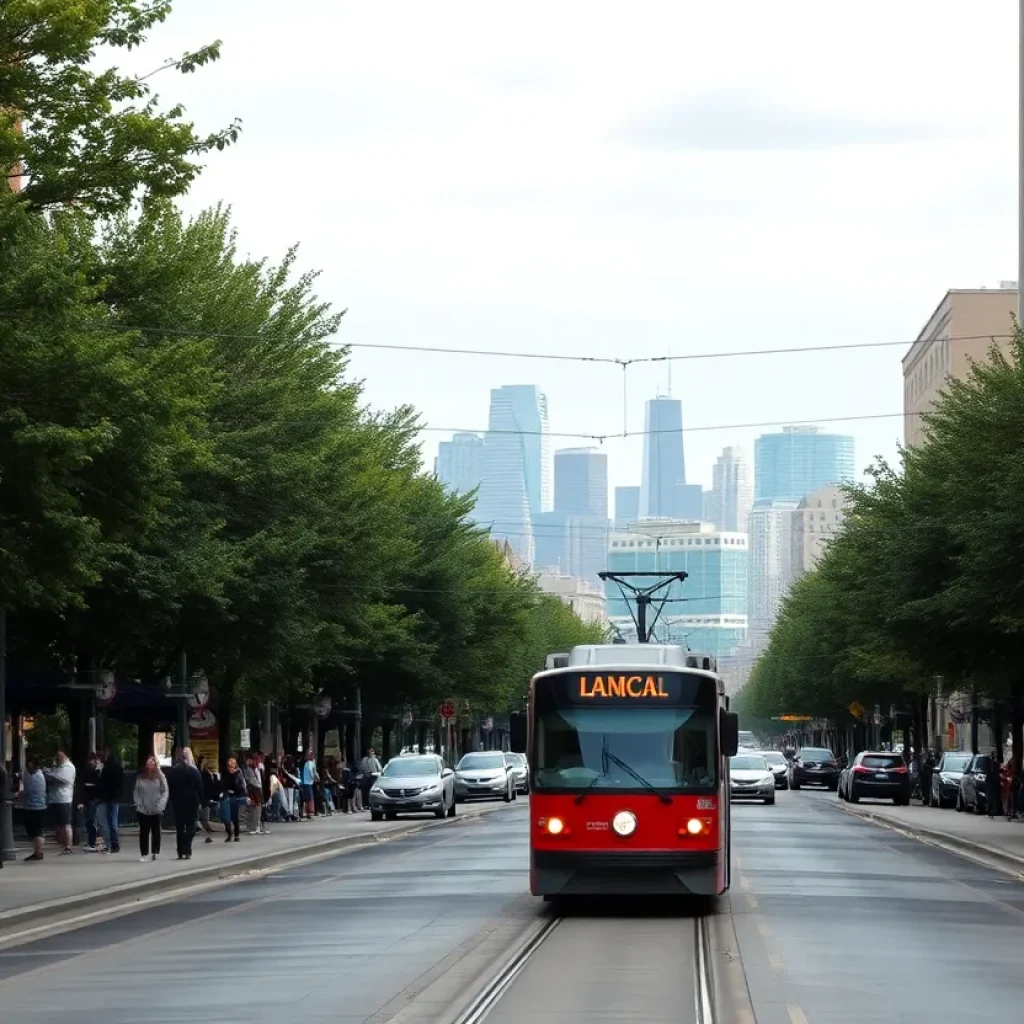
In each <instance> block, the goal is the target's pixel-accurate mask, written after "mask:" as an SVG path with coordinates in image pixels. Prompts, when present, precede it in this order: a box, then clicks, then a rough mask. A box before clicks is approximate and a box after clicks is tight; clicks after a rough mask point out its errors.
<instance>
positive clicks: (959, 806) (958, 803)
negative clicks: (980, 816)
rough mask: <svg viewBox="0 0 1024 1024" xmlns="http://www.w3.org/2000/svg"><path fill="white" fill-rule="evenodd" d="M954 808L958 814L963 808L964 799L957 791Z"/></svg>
mask: <svg viewBox="0 0 1024 1024" xmlns="http://www.w3.org/2000/svg"><path fill="white" fill-rule="evenodd" d="M956 809H957V812H958V813H960V814H962V813H963V810H964V800H963V797H962V796H961V795H960V794H959V793H957V795H956Z"/></svg>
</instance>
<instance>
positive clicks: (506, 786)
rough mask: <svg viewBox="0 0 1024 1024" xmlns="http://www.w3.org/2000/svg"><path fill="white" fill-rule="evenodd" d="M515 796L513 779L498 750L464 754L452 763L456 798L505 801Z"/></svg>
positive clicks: (458, 799) (509, 800)
mask: <svg viewBox="0 0 1024 1024" xmlns="http://www.w3.org/2000/svg"><path fill="white" fill-rule="evenodd" d="M515 798H516V781H515V776H514V775H513V774H512V771H511V769H510V768H509V766H508V763H507V762H506V760H505V755H504V754H503V753H502V752H501V751H500V750H479V751H476V752H474V753H470V754H463V755H462V757H461V759H460V760H459V763H458V764H457V765H456V766H455V799H456V801H457V802H459V803H461V802H462V801H463V800H504V801H505V803H511V802H512V801H513V800H515Z"/></svg>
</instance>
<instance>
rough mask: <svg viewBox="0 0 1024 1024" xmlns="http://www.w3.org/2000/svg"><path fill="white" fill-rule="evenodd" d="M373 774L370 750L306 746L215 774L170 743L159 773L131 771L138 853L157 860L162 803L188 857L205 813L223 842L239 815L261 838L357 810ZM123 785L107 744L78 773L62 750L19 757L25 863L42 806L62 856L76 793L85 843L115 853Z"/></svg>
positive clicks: (35, 847)
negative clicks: (47, 760) (299, 752)
mask: <svg viewBox="0 0 1024 1024" xmlns="http://www.w3.org/2000/svg"><path fill="white" fill-rule="evenodd" d="M381 770H382V769H381V763H380V761H379V760H378V758H377V757H376V755H375V753H374V751H373V749H372V748H371V749H370V750H368V751H367V753H366V756H365V757H363V759H362V760H361V761H360V762H359V764H358V766H353V765H352V764H350V763H349V762H348V761H347V759H341V760H339V759H338V758H336V757H330V758H321V759H319V760H318V759H317V758H316V756H315V754H314V752H313V751H308V752H307V753H306V755H305V756H304V757H302V758H301V759H296V758H294V757H291V756H286V757H284V758H282V759H281V761H280V763H278V762H277V760H276V759H275V758H273V757H270V756H267V757H265V756H264V755H263V754H261V753H259V752H255V751H254V752H248V753H245V754H242V755H239V756H237V757H234V756H232V757H229V758H228V759H227V761H226V763H225V766H224V771H223V772H218V771H217V770H216V768H215V766H213V765H211V763H210V760H209V758H206V757H200V759H199V761H198V763H197V762H196V760H195V757H194V755H193V753H192V750H191V749H190V748H189V747H183V748H180V749H178V750H177V751H176V752H175V754H174V758H173V763H172V765H171V766H170V767H169V768H167V769H163V768H161V767H160V764H159V762H158V761H157V759H156V758H155V757H152V756H151V757H149V758H147V759H146V762H145V764H144V765H143V766H142V768H141V769H140V771H139V774H138V776H137V777H136V780H135V786H134V790H133V793H132V801H133V803H134V806H135V810H136V813H137V815H138V820H139V855H140V859H141V860H143V861H147V860H154V861H155V860H156V859H157V858H158V857H159V856H160V852H161V831H162V827H163V823H164V815H165V813H166V811H167V809H168V807H170V810H171V814H172V816H173V819H174V827H175V833H176V840H177V855H178V858H179V860H190V859H191V858H192V845H193V841H194V838H195V835H196V833H197V831H198V830H199V829H200V828H201V829H202V830H203V831H204V832H205V833H206V842H207V843H212V842H213V841H214V839H213V837H214V834H215V833H216V831H217V830H216V828H215V826H214V823H213V812H214V811H217V817H218V818H219V821H220V824H221V825H222V827H223V829H224V832H225V838H224V841H225V842H236V843H237V842H238V841H239V838H240V834H241V826H242V823H243V821H244V822H245V823H246V825H247V831H248V833H249V834H250V835H267V834H269V830H268V829H267V827H266V823H267V822H271V821H277V822H286V821H311V820H313V819H314V818H317V817H321V816H327V815H332V814H335V813H343V814H348V813H354V812H358V811H362V810H363V809H364V808H365V807H366V806H367V805H368V794H369V789H370V786H372V784H373V780H374V779H375V778H376V777H377V776H378V775H379V774H380V772H381ZM123 787H124V768H123V765H122V764H121V761H120V759H119V758H118V756H117V754H116V752H114V751H112V750H110V749H107V750H104V751H103V752H102V753H93V754H90V755H89V758H88V764H87V767H86V768H85V769H84V771H83V772H82V774H81V777H78V776H77V773H76V771H75V766H74V764H72V762H71V760H70V758H69V757H68V756H67V754H66V753H65V752H64V751H63V750H60V751H58V752H57V756H56V759H55V763H54V766H53V767H52V768H40V767H39V766H38V764H37V762H36V760H35V758H33V757H32V756H29V757H28V758H27V759H26V770H25V772H24V773H23V774H22V776H21V777H20V779H19V785H18V790H17V798H18V802H19V805H20V807H21V808H22V817H23V820H24V823H25V828H26V831H27V833H28V835H29V838H30V839H31V841H32V852H31V854H30V855H29V856H28V857H26V858H25V859H26V860H29V861H34V860H42V859H43V831H44V825H45V818H46V812H47V809H50V812H51V817H52V819H53V822H54V825H55V838H56V840H57V843H58V845H59V846H60V847H61V853H62V854H69V853H71V850H72V844H73V841H74V838H73V820H74V807H75V797H76V796H77V797H78V807H79V809H80V810H81V811H82V813H83V815H84V819H85V829H86V844H85V845H86V849H88V850H91V851H95V852H99V853H117V852H118V851H119V850H120V830H119V825H118V816H119V815H118V811H119V805H120V799H121V795H122V790H123Z"/></svg>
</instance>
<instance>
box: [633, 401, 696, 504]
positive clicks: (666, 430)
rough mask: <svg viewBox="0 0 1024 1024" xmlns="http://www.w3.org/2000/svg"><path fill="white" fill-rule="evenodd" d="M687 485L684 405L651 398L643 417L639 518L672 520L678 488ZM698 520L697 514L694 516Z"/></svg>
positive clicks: (677, 497)
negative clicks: (642, 459) (684, 448)
mask: <svg viewBox="0 0 1024 1024" xmlns="http://www.w3.org/2000/svg"><path fill="white" fill-rule="evenodd" d="M685 483H686V463H685V461H684V458H683V403H682V402H680V401H679V399H677V398H663V397H658V398H653V399H651V401H649V402H648V403H647V409H646V414H645V416H644V464H643V470H642V473H641V476H640V518H641V519H673V518H676V516H677V515H678V512H679V495H678V493H677V488H678V485H679V484H685ZM697 518H700V513H699V512H698V513H697Z"/></svg>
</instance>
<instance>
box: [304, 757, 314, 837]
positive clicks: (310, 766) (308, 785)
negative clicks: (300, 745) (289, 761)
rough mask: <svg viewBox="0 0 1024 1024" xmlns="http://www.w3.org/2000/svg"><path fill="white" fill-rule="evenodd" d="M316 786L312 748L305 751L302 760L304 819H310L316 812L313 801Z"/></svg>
mask: <svg viewBox="0 0 1024 1024" xmlns="http://www.w3.org/2000/svg"><path fill="white" fill-rule="evenodd" d="M315 786H316V755H315V754H314V753H313V751H312V750H308V751H306V759H305V760H304V761H303V762H302V805H303V807H304V808H305V811H306V815H305V817H306V821H312V820H313V815H314V814H315V813H316V806H315V803H314V792H313V790H314V787H315Z"/></svg>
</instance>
